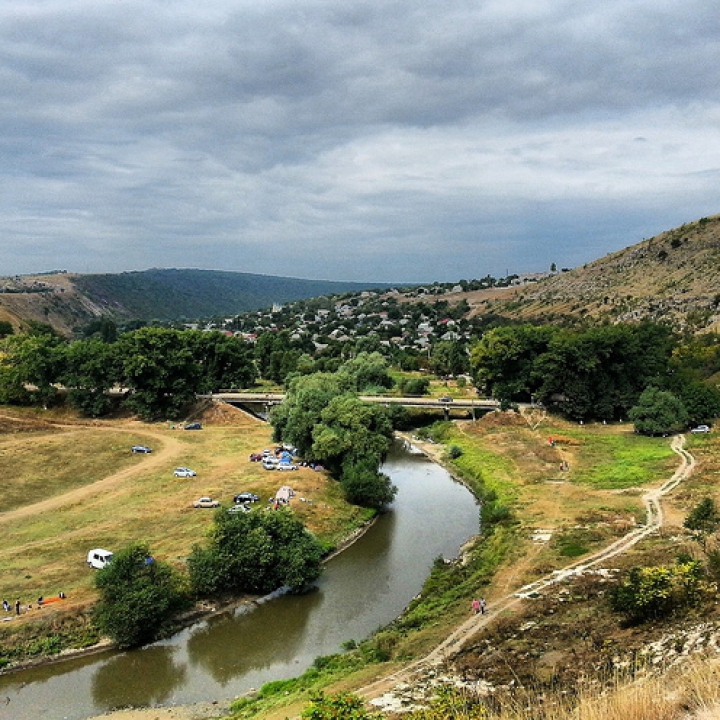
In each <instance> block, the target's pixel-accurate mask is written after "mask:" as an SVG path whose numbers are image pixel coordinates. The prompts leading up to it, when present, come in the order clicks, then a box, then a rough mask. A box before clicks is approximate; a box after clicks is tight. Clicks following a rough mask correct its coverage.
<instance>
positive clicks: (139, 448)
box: [132, 445, 152, 453]
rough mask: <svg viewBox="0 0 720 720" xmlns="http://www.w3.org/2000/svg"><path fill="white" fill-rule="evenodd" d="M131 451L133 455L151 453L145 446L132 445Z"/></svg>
mask: <svg viewBox="0 0 720 720" xmlns="http://www.w3.org/2000/svg"><path fill="white" fill-rule="evenodd" d="M132 451H133V452H134V453H151V452H152V450H151V449H150V448H149V447H148V446H147V445H133V446H132Z"/></svg>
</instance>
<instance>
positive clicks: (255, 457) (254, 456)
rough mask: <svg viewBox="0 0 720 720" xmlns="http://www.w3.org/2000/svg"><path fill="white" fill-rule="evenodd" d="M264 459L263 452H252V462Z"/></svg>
mask: <svg viewBox="0 0 720 720" xmlns="http://www.w3.org/2000/svg"><path fill="white" fill-rule="evenodd" d="M262 459H263V455H262V453H250V462H260V461H261V460H262Z"/></svg>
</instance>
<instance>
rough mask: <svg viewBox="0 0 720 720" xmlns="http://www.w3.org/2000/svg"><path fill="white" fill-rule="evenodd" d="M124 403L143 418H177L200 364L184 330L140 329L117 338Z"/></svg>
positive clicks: (189, 398) (195, 385)
mask: <svg viewBox="0 0 720 720" xmlns="http://www.w3.org/2000/svg"><path fill="white" fill-rule="evenodd" d="M117 344H118V353H119V356H120V357H122V359H123V362H122V369H121V372H122V378H123V383H124V384H125V385H126V387H128V388H129V389H130V395H129V396H128V398H127V400H126V401H125V402H126V405H127V406H128V407H130V408H131V409H132V410H134V411H135V412H137V413H138V414H139V415H140V416H141V417H142V418H144V419H146V420H158V419H161V418H177V417H180V415H181V413H182V411H183V409H184V408H185V407H186V406H187V405H188V404H190V403H192V402H193V401H194V399H195V394H196V393H197V391H198V388H199V384H200V378H201V367H200V365H199V364H198V363H197V362H196V360H195V358H194V356H193V352H192V347H191V343H190V340H189V336H188V332H187V331H180V330H168V329H165V328H150V327H147V328H142V329H140V330H136V331H134V332H132V333H125V334H124V335H122V336H121V337H120V339H119V340H118V343H117Z"/></svg>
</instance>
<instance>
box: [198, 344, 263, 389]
mask: <svg viewBox="0 0 720 720" xmlns="http://www.w3.org/2000/svg"><path fill="white" fill-rule="evenodd" d="M187 342H188V346H189V348H190V350H191V352H192V355H193V358H194V359H195V362H196V363H197V365H198V366H199V368H198V371H199V378H198V385H197V387H198V392H200V393H213V392H218V391H219V390H220V389H222V388H246V387H250V386H251V385H253V384H254V383H255V381H256V379H257V370H256V367H255V363H254V360H253V351H252V347H251V346H250V345H249V344H248V343H247V342H245V340H243V339H242V338H237V337H230V336H228V335H225V334H224V333H221V332H192V333H190V334H188V336H187Z"/></svg>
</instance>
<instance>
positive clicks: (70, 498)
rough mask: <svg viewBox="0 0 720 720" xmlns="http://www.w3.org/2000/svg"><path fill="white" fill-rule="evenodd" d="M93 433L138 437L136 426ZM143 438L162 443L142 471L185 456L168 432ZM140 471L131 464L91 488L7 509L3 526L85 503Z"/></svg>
mask: <svg viewBox="0 0 720 720" xmlns="http://www.w3.org/2000/svg"><path fill="white" fill-rule="evenodd" d="M72 428H73V429H77V427H76V426H72ZM80 431H81V430H80ZM92 431H93V432H113V433H116V432H127V433H129V434H130V433H132V434H134V435H138V428H137V427H127V428H124V427H117V426H113V427H107V428H105V427H96V426H93V427H92ZM142 435H143V436H144V437H152V438H154V439H155V440H157V441H158V442H159V443H160V449H159V450H158V451H155V450H153V452H152V453H151V454H150V455H144V456H143V458H144V461H143V463H142V471H143V472H144V471H146V470H148V469H152V468H156V467H160V466H165V465H168V464H171V463H169V461H170V460H171V459H172V458H175V457H177V456H180V455H181V454H182V450H183V447H184V446H183V445H182V443H181V442H179V441H178V440H177V438H174V437H172V435H170V434H168V433H157V432H153V431H152V430H147V429H145V428H143V429H142ZM139 471H140V469H139V468H138V467H137V466H135V465H132V466H130V467H127V468H124V469H123V470H120V471H118V472H116V473H113V474H112V475H108V476H107V477H104V478H103V479H102V480H98V481H97V482H94V483H91V484H89V485H83V486H82V487H78V488H75V489H74V490H69V491H68V492H66V493H63V494H62V495H53V496H52V497H49V498H45V499H44V500H40V501H38V502H36V503H32V504H31V505H23V506H22V507H19V508H15V509H14V510H8V511H7V512H3V513H1V514H0V527H1V526H2V525H6V524H7V523H10V522H13V521H15V520H18V519H20V518H26V517H31V516H33V515H38V514H40V513H43V512H48V511H49V510H57V509H58V508H61V507H63V506H65V505H72V504H74V503H77V502H78V501H80V500H84V499H85V498H88V497H92V496H94V495H97V494H98V493H100V492H102V491H103V490H105V489H108V488H112V487H116V486H117V485H118V483H121V482H124V481H125V480H130V479H132V478H133V477H135V476H137V474H138V472H139Z"/></svg>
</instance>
